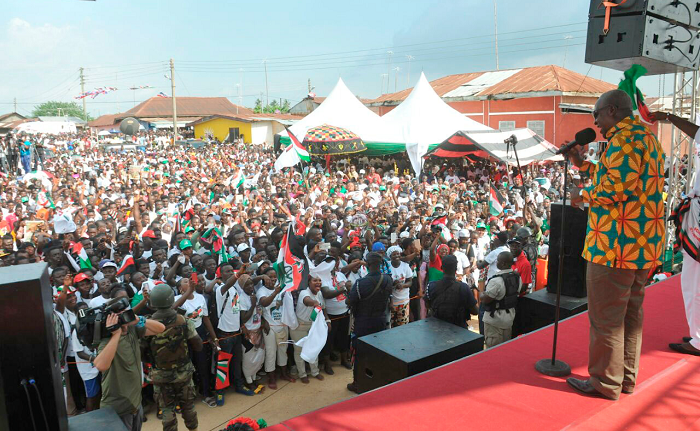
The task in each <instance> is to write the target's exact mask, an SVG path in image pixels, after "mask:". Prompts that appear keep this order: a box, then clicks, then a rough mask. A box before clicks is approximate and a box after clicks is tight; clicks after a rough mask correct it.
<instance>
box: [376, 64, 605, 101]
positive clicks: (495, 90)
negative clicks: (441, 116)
mask: <svg viewBox="0 0 700 431" xmlns="http://www.w3.org/2000/svg"><path fill="white" fill-rule="evenodd" d="M513 70H514V71H516V72H515V73H511V72H512V71H513ZM508 74H510V76H506V75H508ZM484 75H486V77H485V78H484V79H485V82H490V81H492V80H493V81H496V82H495V83H494V84H493V85H491V86H485V85H484V88H483V89H481V91H479V92H478V93H474V94H470V95H467V96H448V93H450V92H454V91H455V90H458V89H460V87H465V93H469V91H467V90H468V89H469V86H468V85H467V84H469V83H471V82H473V81H474V80H477V79H479V78H480V77H482V76H484ZM504 76H505V77H504ZM501 77H504V78H503V79H500V80H498V78H501ZM430 85H431V86H432V87H433V89H434V90H435V92H436V93H437V94H438V95H439V96H441V97H443V98H449V97H464V98H466V99H469V98H472V97H473V98H475V99H478V98H485V97H490V96H498V95H508V94H521V93H538V92H557V93H576V94H596V95H597V94H602V93H604V92H606V91H609V90H614V89H615V88H617V85H613V84H610V83H608V82H605V81H601V80H598V79H595V78H591V77H584V75H581V74H580V73H577V72H574V71H572V70H568V69H564V68H563V67H559V66H555V65H548V66H536V67H527V68H524V69H512V70H503V71H487V72H474V73H462V74H458V75H449V76H445V77H442V78H439V79H436V80H434V81H431V82H430ZM411 90H412V89H410V88H408V89H405V90H402V91H399V92H397V93H392V94H384V95H382V96H380V97H378V98H376V99H374V100H373V101H372V102H370V103H371V104H372V105H381V104H386V105H394V104H397V103H399V102H401V101H402V100H404V99H406V97H408V95H409V94H410V93H411Z"/></svg>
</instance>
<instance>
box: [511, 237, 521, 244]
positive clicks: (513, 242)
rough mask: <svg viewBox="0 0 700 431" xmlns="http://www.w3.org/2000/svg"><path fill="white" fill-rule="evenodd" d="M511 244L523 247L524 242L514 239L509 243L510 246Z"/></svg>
mask: <svg viewBox="0 0 700 431" xmlns="http://www.w3.org/2000/svg"><path fill="white" fill-rule="evenodd" d="M510 244H521V245H522V242H520V240H519V239H518V238H517V237H516V238H513V239H511V240H509V241H508V245H510Z"/></svg>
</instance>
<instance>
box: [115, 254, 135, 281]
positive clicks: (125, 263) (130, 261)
mask: <svg viewBox="0 0 700 431" xmlns="http://www.w3.org/2000/svg"><path fill="white" fill-rule="evenodd" d="M135 268H136V262H134V256H132V255H130V254H127V255H126V256H124V259H123V260H122V265H121V266H120V267H119V271H117V276H118V277H119V276H122V275H124V274H131V273H132V272H133V270H134V269H135Z"/></svg>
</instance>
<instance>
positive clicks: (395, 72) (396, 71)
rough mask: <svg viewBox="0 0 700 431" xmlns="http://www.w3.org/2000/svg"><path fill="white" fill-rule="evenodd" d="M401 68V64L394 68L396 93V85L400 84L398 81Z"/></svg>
mask: <svg viewBox="0 0 700 431" xmlns="http://www.w3.org/2000/svg"><path fill="white" fill-rule="evenodd" d="M399 70H401V68H400V67H399V66H396V67H395V68H394V93H396V87H397V86H398V83H399Z"/></svg>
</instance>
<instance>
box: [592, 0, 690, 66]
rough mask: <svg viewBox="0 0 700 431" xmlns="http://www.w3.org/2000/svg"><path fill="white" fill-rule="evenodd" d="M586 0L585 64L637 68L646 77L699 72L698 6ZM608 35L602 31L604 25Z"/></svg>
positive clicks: (665, 1)
mask: <svg viewBox="0 0 700 431" xmlns="http://www.w3.org/2000/svg"><path fill="white" fill-rule="evenodd" d="M613 3H619V5H618V6H616V7H612V8H610V16H609V18H606V8H605V7H604V6H602V2H601V1H600V0H591V5H590V9H589V20H588V37H587V40H586V63H590V64H595V65H596V66H601V67H608V68H612V69H617V70H623V71H624V70H627V69H628V68H629V67H630V66H631V65H632V64H635V63H636V64H641V65H642V66H644V67H645V68H646V69H647V74H648V75H657V74H663V73H675V72H685V71H693V70H697V69H698V55H699V53H700V34H699V33H698V29H699V28H700V7H699V4H698V3H697V2H695V1H693V2H690V1H688V0H684V1H671V0H626V1H624V2H621V1H620V0H615V1H613ZM606 22H607V25H608V32H607V34H606V32H605V25H606Z"/></svg>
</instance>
